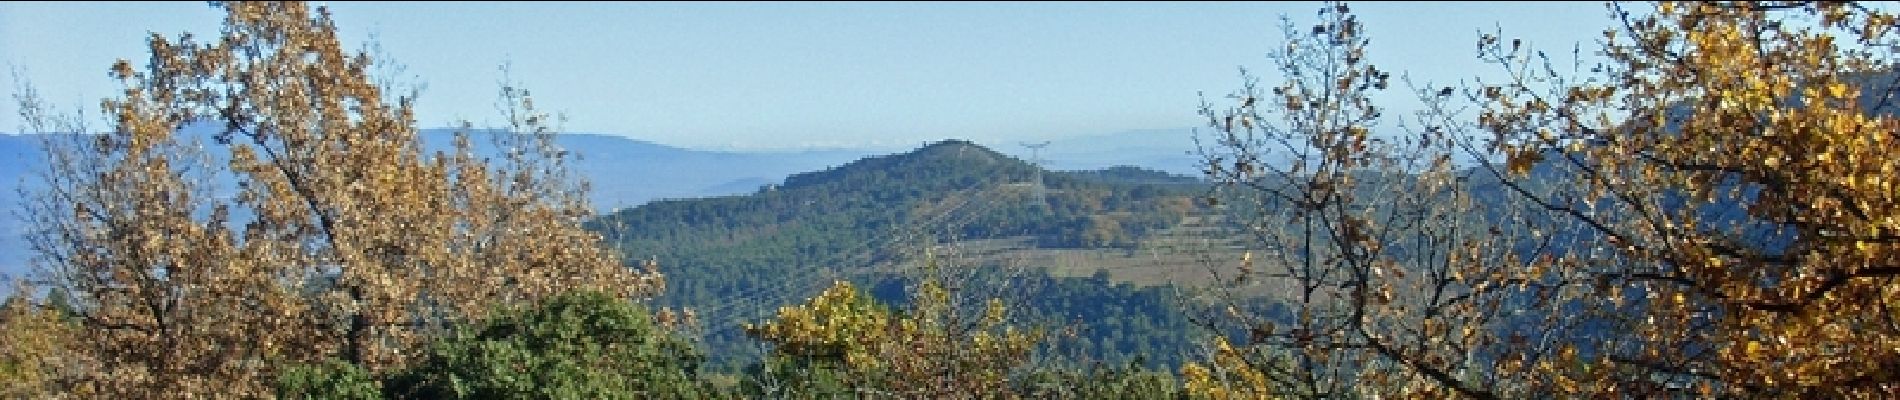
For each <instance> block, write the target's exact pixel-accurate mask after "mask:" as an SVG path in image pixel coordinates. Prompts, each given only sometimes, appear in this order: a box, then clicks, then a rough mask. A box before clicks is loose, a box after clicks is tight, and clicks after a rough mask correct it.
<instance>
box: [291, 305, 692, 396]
mask: <svg viewBox="0 0 1900 400" xmlns="http://www.w3.org/2000/svg"><path fill="white" fill-rule="evenodd" d="M665 329H666V328H665V327H663V326H661V325H660V324H658V321H655V320H653V318H652V317H651V315H650V314H649V313H648V312H647V311H646V310H645V307H643V306H639V305H635V304H631V303H628V302H625V301H623V300H620V299H617V298H615V297H613V296H609V295H606V294H603V293H599V292H587V291H576V292H569V293H564V294H561V295H558V296H556V297H553V298H550V299H547V300H546V301H543V302H541V303H539V304H536V305H534V306H533V307H531V308H523V309H515V310H503V311H502V312H500V313H498V315H496V316H495V317H494V318H491V319H489V320H486V321H483V322H481V323H480V325H479V326H465V327H459V328H457V329H456V331H457V332H456V333H454V334H452V335H449V336H446V337H442V338H438V339H437V340H436V341H435V342H433V343H431V344H430V345H429V346H428V348H427V351H426V352H425V353H424V354H423V355H421V358H422V359H421V361H420V362H418V363H415V364H414V365H411V366H409V367H407V368H406V369H403V370H400V371H393V372H390V373H385V374H381V375H374V374H371V373H369V372H368V371H366V370H365V369H364V368H362V367H359V366H357V365H355V364H350V363H346V362H340V360H330V361H326V362H322V363H318V364H312V365H303V366H299V367H294V368H291V369H290V370H289V371H288V372H287V373H286V374H284V375H283V376H282V377H280V378H279V383H278V390H279V392H278V395H279V396H281V397H287V398H329V399H334V398H365V399H368V398H426V399H581V398H586V399H646V398H699V397H708V396H712V395H713V394H714V393H712V389H711V388H702V386H703V383H701V381H699V380H697V379H696V377H695V376H694V374H695V369H696V368H697V366H698V365H699V360H700V358H701V357H702V356H701V354H699V353H698V351H697V349H695V348H693V346H692V344H691V343H690V342H687V341H686V340H685V339H682V338H680V337H678V336H677V335H675V334H673V333H669V332H667V331H666V330H665Z"/></svg>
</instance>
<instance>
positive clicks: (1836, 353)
mask: <svg viewBox="0 0 1900 400" xmlns="http://www.w3.org/2000/svg"><path fill="white" fill-rule="evenodd" d="M211 7H212V8H213V9H215V10H218V11H219V12H220V13H222V14H223V15H224V18H223V20H222V25H221V28H220V29H219V30H217V31H215V32H196V34H195V35H194V34H193V33H181V34H152V35H151V36H150V37H149V38H147V40H146V42H145V48H146V49H147V50H148V51H149V53H148V54H138V55H127V58H125V59H121V60H120V61H118V62H116V63H114V64H113V65H110V66H109V67H110V68H109V73H108V78H110V79H111V80H112V81H114V82H116V83H117V84H119V85H121V86H122V87H123V91H122V92H119V93H116V94H115V95H114V96H113V97H110V98H107V99H104V100H103V101H101V102H100V103H99V104H98V109H97V110H96V114H97V115H94V116H93V117H87V116H86V115H89V114H86V113H69V112H66V111H65V110H64V109H59V108H55V107H53V106H52V104H51V100H48V98H49V97H42V95H40V94H39V93H38V92H37V90H36V89H34V88H33V87H32V86H31V84H30V83H25V84H21V85H20V87H19V89H17V90H16V91H15V92H16V94H15V96H14V97H13V101H14V103H15V105H17V107H18V113H19V115H20V116H21V119H22V121H25V124H26V125H27V127H26V128H25V131H26V132H25V133H29V134H36V135H37V136H35V137H36V138H39V139H41V140H43V146H42V148H43V150H44V154H43V157H42V158H41V159H42V160H43V165H32V166H30V167H31V168H34V169H36V171H37V175H36V179H38V180H39V183H41V184H42V185H41V186H38V187H35V188H31V189H24V190H23V191H22V193H21V196H22V198H23V199H24V202H25V204H24V205H23V206H22V208H21V209H20V210H15V211H16V214H17V215H19V217H20V218H21V219H22V220H23V221H24V223H25V224H26V225H27V226H28V227H29V228H30V229H29V230H28V231H27V233H26V236H25V240H26V241H27V242H28V243H29V244H30V245H31V247H32V251H33V252H34V257H33V260H34V267H35V268H36V270H35V274H34V275H32V279H27V280H20V281H18V282H16V283H14V284H13V286H12V287H13V289H14V293H11V294H9V295H8V296H7V297H6V298H5V300H4V304H0V397H7V398H126V399H146V398H296V399H383V398H403V399H407V398H430V399H433V398H481V399H517V398H534V399H583V398H586V399H591V398H613V399H623V398H624V399H635V398H638V399H647V398H668V399H670V398H721V399H723V398H797V399H805V398H906V399H908V398H957V399H962V398H985V399H989V398H1011V399H1013V398H1064V399H1067V398H1082V399H1117V398H1127V399H1172V398H1181V399H1264V398H1388V397H1396V398H1474V399H1497V398H1885V397H1895V396H1896V394H1900V384H1897V383H1896V382H1900V379H1896V378H1900V376H1896V374H1900V345H1896V343H1900V323H1896V322H1895V321H1897V320H1900V319H1897V318H1895V316H1896V315H1900V305H1896V304H1900V303H1896V300H1900V285H1896V284H1897V283H1900V281H1896V279H1897V278H1900V217H1897V216H1900V184H1896V182H1900V181H1897V180H1896V179H1897V178H1896V177H1900V158H1896V157H1893V156H1892V154H1891V153H1893V151H1892V150H1894V149H1900V133H1896V132H1900V117H1896V116H1895V114H1894V113H1893V110H1895V108H1893V107H1895V106H1894V105H1893V100H1894V98H1895V97H1897V96H1900V74H1895V73H1894V72H1893V71H1896V70H1900V65H1895V63H1896V62H1900V57H1896V54H1895V53H1894V51H1896V50H1897V49H1900V29H1896V26H1897V25H1900V15H1897V14H1895V13H1894V12H1893V10H1891V8H1892V7H1891V4H1871V3H1858V2H1681V3H1679V2H1656V3H1607V4H1606V5H1605V9H1606V10H1608V11H1610V13H1608V14H1606V16H1607V17H1606V18H1604V21H1603V22H1604V23H1603V27H1604V28H1605V29H1604V30H1603V31H1601V32H1600V39H1599V40H1598V41H1597V42H1596V43H1595V44H1594V45H1593V46H1590V47H1587V48H1586V46H1583V45H1580V46H1578V47H1577V48H1576V49H1574V50H1573V51H1572V54H1571V55H1570V56H1569V57H1568V58H1566V57H1564V56H1563V54H1556V52H1555V50H1551V51H1550V52H1547V51H1546V50H1540V49H1537V48H1534V47H1532V46H1529V45H1527V44H1526V43H1525V42H1524V41H1522V40H1521V39H1519V38H1515V37H1513V36H1509V35H1508V32H1490V33H1484V32H1481V33H1478V34H1477V35H1475V38H1474V39H1475V43H1476V47H1475V49H1476V53H1475V54H1476V59H1477V60H1478V61H1480V62H1482V63H1484V64H1485V65H1487V66H1488V67H1490V68H1494V69H1495V70H1496V72H1497V73H1498V74H1499V75H1498V76H1503V77H1504V78H1503V79H1489V80H1486V79H1477V80H1470V81H1463V82H1460V83H1458V84H1456V85H1446V84H1443V83H1429V82H1414V81H1412V80H1411V79H1410V78H1409V77H1408V76H1407V75H1405V74H1404V72H1403V69H1402V67H1404V66H1403V65H1397V66H1396V67H1401V68H1399V69H1387V68H1389V67H1391V66H1375V65H1373V62H1372V61H1373V60H1375V59H1374V58H1370V57H1368V56H1367V54H1366V53H1367V49H1368V47H1367V44H1368V43H1369V42H1370V41H1371V40H1372V38H1370V37H1368V34H1367V30H1366V27H1365V26H1364V25H1363V24H1364V22H1363V21H1362V20H1361V19H1360V18H1359V15H1358V14H1355V13H1354V11H1353V10H1352V8H1351V7H1350V6H1349V5H1348V4H1346V3H1343V2H1326V3H1323V4H1319V5H1317V7H1316V8H1317V10H1318V12H1317V13H1314V14H1310V15H1302V16H1299V17H1293V16H1288V17H1283V18H1282V20H1281V21H1280V22H1279V27H1280V30H1281V31H1283V36H1282V37H1276V38H1262V39H1263V40H1265V41H1268V42H1270V43H1271V44H1273V46H1269V48H1270V49H1271V50H1269V53H1268V54H1267V60H1268V61H1269V62H1270V63H1271V66H1270V68H1267V69H1264V70H1260V71H1248V70H1245V69H1243V70H1242V71H1241V73H1240V75H1239V76H1238V77H1237V79H1236V81H1235V82H1236V84H1235V86H1234V87H1233V88H1232V90H1231V91H1229V92H1227V93H1218V94H1207V93H1204V94H1202V95H1201V96H1200V97H1201V101H1200V103H1199V104H1182V107H1181V109H1182V110H1183V111H1190V112H1195V115H1197V116H1198V117H1199V118H1200V119H1201V121H1202V122H1203V125H1202V126H1201V127H1200V128H1199V129H1197V130H1195V131H1194V133H1193V134H1194V137H1192V138H1183V139H1185V140H1184V141H1188V142H1191V144H1192V148H1184V149H1182V150H1184V151H1193V152H1194V154H1196V155H1197V156H1198V157H1199V158H1200V163H1199V165H1198V167H1200V168H1201V170H1202V171H1203V174H1202V175H1201V176H1177V175H1171V174H1168V173H1164V172H1159V171H1154V170H1149V169H1144V168H1141V167H1136V166H1117V167H1112V168H1106V169H1097V170H1079V171H1061V170H1051V169H1048V168H1045V166H1043V165H1040V164H1039V163H1037V162H1032V161H1025V160H1023V159H1020V158H1017V157H1012V156H1008V155H1005V154H1002V153H999V152H997V151H995V150H993V149H990V148H986V147H984V146H981V145H978V144H976V143H974V142H971V141H968V140H958V139H948V140H939V141H934V142H931V143H927V144H924V145H922V146H921V147H917V148H914V149H909V150H906V151H902V152H897V153H894V154H886V155H877V156H871V157H866V158H863V159H860V160H857V161H853V162H849V163H846V164H843V165H838V166H835V167H832V168H829V169H824V170H819V171H810V172H804V173H799V174H794V175H791V176H789V177H787V178H785V179H783V181H782V182H778V183H774V184H767V185H763V186H761V187H759V188H758V189H757V190H756V191H753V192H752V193H748V194H741V195H732V196H724V197H709V198H688V199H669V200H659V201H653V202H650V203H646V204H644V205H640V206H638V207H632V208H625V209H619V210H616V211H614V212H611V213H604V214H596V211H595V210H597V209H596V208H594V205H592V204H589V202H588V198H589V197H588V195H589V185H588V184H587V183H586V182H585V179H582V178H585V177H580V176H577V174H576V173H574V172H573V171H571V170H570V169H569V167H570V166H571V165H572V164H571V162H572V160H573V158H572V157H573V156H574V153H573V152H574V151H582V152H584V151H585V150H586V149H564V148H560V147H559V146H557V145H556V144H555V143H556V142H555V140H554V139H555V138H556V137H558V136H559V135H561V134H562V128H561V126H560V120H562V117H561V116H560V115H559V113H558V112H555V111H550V110H549V109H548V108H546V106H545V103H541V104H538V103H537V99H542V100H545V99H546V97H537V96H535V95H533V94H531V93H532V92H530V91H529V90H528V89H527V88H525V87H523V86H521V85H520V84H518V83H516V82H512V81H507V80H506V79H504V80H503V81H502V82H500V83H499V84H498V85H497V86H499V87H498V89H499V90H497V92H496V93H497V97H498V107H497V108H498V111H500V112H501V122H500V123H499V125H500V126H498V127H483V128H480V129H477V128H476V127H475V126H474V124H473V123H469V122H463V123H462V126H461V127H460V128H459V129H458V133H456V134H455V135H454V140H453V143H451V144H449V145H448V146H446V147H440V148H441V150H425V149H427V148H429V147H427V146H424V144H423V143H422V142H421V139H420V137H421V136H422V134H421V132H422V131H423V129H422V128H420V127H418V126H417V117H416V115H417V109H416V103H417V101H418V98H419V97H421V91H420V89H418V88H414V87H404V86H401V85H394V84H391V83H390V82H389V81H388V80H386V79H384V78H386V77H384V76H378V75H377V74H376V73H375V71H378V67H380V66H382V65H381V64H378V62H381V60H379V59H378V57H379V56H380V55H379V54H372V53H371V52H369V51H362V50H356V49H352V48H350V47H348V46H345V45H344V44H342V43H341V40H340V39H339V38H338V34H337V32H338V27H337V26H338V25H339V22H338V21H339V20H341V21H347V20H348V16H347V15H332V13H331V11H330V10H329V9H328V8H326V7H324V6H322V5H316V6H312V5H310V4H305V3H301V2H213V3H212V4H211ZM1592 33H1593V34H1594V33H1595V32H1592ZM1584 52H1591V54H1594V55H1597V56H1600V57H1602V58H1603V59H1604V60H1606V61H1605V62H1603V63H1600V64H1595V65H1585V63H1584V62H1583V61H1580V60H1582V59H1583V58H1581V56H1580V54H1583V53H1584ZM1378 60H1385V59H1378ZM1237 61H1238V60H1237ZM1381 62H1387V61H1381ZM1395 77H1396V79H1395ZM1383 93H1397V94H1399V95H1402V96H1409V97H1411V98H1412V100H1415V101H1416V103H1418V104H1419V105H1421V106H1418V107H1413V108H1395V106H1394V105H1390V104H1385V103H1389V101H1387V100H1386V99H1388V98H1389V97H1387V96H1386V95H1383ZM54 98H56V97H54ZM1393 110H1407V113H1408V115H1403V116H1397V117H1398V118H1401V119H1403V120H1404V121H1405V122H1404V123H1402V124H1396V125H1397V126H1393V125H1392V124H1382V123H1381V122H1382V121H1388V120H1390V118H1393V117H1394V116H1393V115H1388V114H1389V113H1397V112H1395V111H1393ZM86 112H94V111H92V110H90V109H89V110H88V111H86ZM94 124H101V125H104V126H98V125H94ZM187 128H191V129H199V130H205V129H208V130H212V131H215V132H214V133H212V134H209V135H187V134H184V133H181V132H184V131H186V130H187ZM476 132H481V133H482V134H479V135H478V134H475V133H476ZM478 140H482V141H487V143H476V141H478ZM1044 145H1046V142H1045V143H1044ZM1025 146H1028V145H1027V144H1026V145H1025ZM735 159H736V158H735ZM642 172H643V171H626V172H625V173H626V174H639V173H642ZM594 179H614V177H594ZM227 184H228V185H227ZM714 184H718V182H707V185H708V186H711V185H714Z"/></svg>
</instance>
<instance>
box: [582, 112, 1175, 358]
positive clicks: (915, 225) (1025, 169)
mask: <svg viewBox="0 0 1900 400" xmlns="http://www.w3.org/2000/svg"><path fill="white" fill-rule="evenodd" d="M1038 180H1040V181H1041V182H1042V184H1041V185H1038V184H1037V183H1036V182H1037V181H1038ZM1205 190H1206V187H1205V186H1204V185H1203V184H1201V183H1200V181H1199V180H1196V179H1193V178H1187V177H1180V176H1172V175H1167V174H1164V173H1159V172H1154V171H1146V170H1140V169H1137V168H1132V167H1123V168H1114V169H1110V170H1106V171H1094V172H1049V171H1040V170H1039V169H1038V168H1036V167H1035V166H1034V165H1031V164H1029V163H1027V162H1025V161H1023V160H1020V159H1016V158H1013V157H1010V156H1007V155H1003V154H1001V153H998V152H995V151H992V150H991V149H988V148H985V147H982V146H979V145H976V144H973V143H970V142H966V141H957V140H951V141H943V142H938V143H933V144H929V145H926V146H924V147H922V148H919V149H916V150H914V151H911V152H907V153H902V154H894V155H886V156H878V157H870V158H865V159H862V160H858V161H855V162H852V163H848V164H845V165H842V166H838V167H834V168H831V169H827V170H823V171H815V172H808V173H802V174H795V175H792V176H791V177H789V178H786V179H785V182H784V184H782V185H770V186H766V187H763V188H761V189H759V190H758V191H757V192H756V193H753V194H750V195H743V196H728V197H716V198H704V199H688V200H666V201H657V202H653V203H649V204H647V205H644V206H641V207H637V208H632V209H628V210H623V211H621V212H618V213H614V214H611V215H606V216H603V217H601V218H599V219H597V220H595V221H593V222H591V223H590V228H592V229H596V230H598V231H601V232H602V233H603V234H605V235H606V236H607V237H608V240H610V241H611V242H613V243H614V244H615V245H616V246H618V248H619V249H620V250H622V251H623V252H624V254H626V256H627V257H628V258H629V259H633V260H641V259H649V258H651V259H655V260H657V261H658V262H659V264H660V265H661V269H662V270H663V271H665V272H666V274H667V286H668V289H667V291H666V293H665V294H664V295H663V297H662V298H660V299H657V303H659V304H660V305H665V306H683V307H690V308H692V309H694V310H697V311H698V314H699V315H700V316H701V319H702V320H703V321H704V323H705V324H706V327H707V328H708V329H707V332H708V333H707V341H708V343H707V344H708V345H709V347H710V348H709V349H708V350H710V351H709V353H710V354H713V355H715V358H717V357H720V356H723V355H728V354H738V353H744V351H742V350H744V348H745V347H750V346H752V345H753V344H752V343H750V342H748V341H746V340H744V338H743V337H741V336H739V333H738V331H737V329H735V328H736V327H737V326H738V324H740V323H744V322H756V321H760V320H762V319H763V318H764V317H767V316H768V315H769V313H770V312H771V311H772V310H776V309H777V308H778V307H780V306H784V305H789V304H796V303H798V302H800V301H802V300H804V299H805V298H807V297H810V296H812V295H814V294H816V293H818V292H819V291H820V290H822V289H823V288H824V287H825V286H826V285H828V284H830V282H832V281H833V280H834V279H845V280H850V281H855V282H858V283H859V284H860V285H862V286H864V287H873V288H884V289H885V290H881V291H879V295H880V297H881V298H883V299H884V300H886V301H892V302H897V301H901V300H902V298H901V296H898V295H897V293H901V291H900V290H897V289H899V288H901V287H902V286H901V284H902V282H903V277H904V276H906V274H907V273H911V272H914V271H908V270H905V269H904V268H909V267H904V265H911V266H914V263H909V264H906V263H905V262H906V261H914V260H916V259H917V258H918V256H919V255H921V254H922V249H923V248H925V247H928V246H957V245H958V243H964V242H968V241H980V240H986V239H999V240H1000V239H1009V240H1012V241H1013V243H1022V246H1026V247H1029V248H1042V249H1052V248H1059V249H1070V250H1072V251H1083V252H1086V251H1090V250H1089V249H1096V250H1101V251H1114V252H1117V253H1119V252H1123V251H1126V249H1131V248H1133V247H1134V246H1137V245H1139V244H1140V243H1141V242H1142V239H1143V238H1145V237H1147V236H1149V235H1152V234H1154V233H1155V232H1158V231H1160V230H1164V229H1167V228H1171V227H1174V226H1175V225H1177V224H1179V223H1180V222H1181V221H1182V219H1183V218H1184V217H1186V216H1187V215H1189V214H1190V213H1191V211H1192V208H1193V207H1194V206H1193V204H1194V202H1193V198H1194V197H1195V196H1198V195H1201V194H1203V193H1204V192H1205ZM1026 267H1029V268H1027V270H1028V271H1029V272H1027V273H1026V274H1022V273H1019V274H1016V276H1014V277H1010V278H1002V277H996V278H997V279H1018V280H1023V279H1027V280H1029V281H1035V282H1027V283H1034V284H1025V283H1026V282H1017V284H1019V285H1022V286H1021V287H1024V288H1025V289H1022V290H1028V291H1034V292H1033V293H1030V292H1017V293H1011V295H1012V296H1011V297H1013V298H1016V299H1018V300H1017V301H1018V302H1027V303H1031V304H1018V309H1019V310H1023V311H1024V314H1023V315H1026V316H1042V317H1047V318H1046V319H1048V320H1061V321H1065V322H1066V321H1068V320H1070V319H1073V317H1075V316H1077V315H1099V314H1100V310H1101V309H1103V307H1109V306H1110V305H1111V304H1125V305H1132V304H1140V305H1141V306H1129V307H1133V309H1126V310H1123V311H1124V312H1123V313H1121V315H1118V316H1115V318H1116V319H1117V320H1115V321H1084V322H1083V323H1085V324H1104V325H1103V326H1108V325H1113V326H1115V327H1116V328H1113V329H1109V328H1102V329H1095V330H1093V332H1097V333H1098V334H1100V335H1104V336H1114V337H1113V338H1096V339H1098V340H1096V341H1098V342H1099V341H1103V340H1101V339H1106V341H1107V342H1110V343H1111V344H1107V345H1092V346H1093V347H1096V348H1097V349H1095V350H1094V351H1093V352H1095V353H1099V354H1095V356H1099V357H1102V358H1105V359H1111V360H1122V359H1129V358H1130V357H1133V356H1136V355H1143V356H1145V359H1147V360H1151V361H1155V362H1157V363H1159V362H1172V361H1174V360H1177V359H1178V358H1177V357H1178V356H1179V354H1175V353H1178V351H1179V350H1181V349H1182V348H1181V347H1180V346H1185V345H1186V344H1187V342H1186V341H1185V340H1186V339H1187V338H1188V335H1185V334H1183V333H1184V332H1182V331H1180V330H1181V329H1182V328H1181V326H1182V325H1181V321H1179V320H1178V318H1180V316H1179V313H1178V312H1176V311H1175V310H1174V309H1173V308H1172V305H1171V299H1170V298H1169V297H1168V296H1166V293H1167V292H1166V291H1165V289H1164V288H1161V287H1157V286H1146V287H1138V286H1136V285H1129V284H1126V283H1122V284H1119V285H1118V284H1116V283H1115V282H1112V281H1110V280H1108V279H1104V278H1102V277H1099V276H1098V277H1094V278H1093V279H1091V278H1052V277H1050V276H1049V275H1047V274H1046V273H1045V272H1043V271H1042V269H1041V268H1037V267H1043V266H1037V265H1030V266H1026ZM975 284H981V283H975ZM1116 307H1121V306H1116ZM1131 327H1133V328H1131ZM1117 342H1119V344H1113V343H1117ZM1151 353H1166V354H1151ZM714 362H715V364H720V363H721V360H714ZM731 362H735V361H732V360H728V361H727V363H726V365H725V366H728V367H730V366H733V365H734V364H731Z"/></svg>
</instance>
